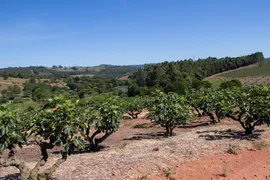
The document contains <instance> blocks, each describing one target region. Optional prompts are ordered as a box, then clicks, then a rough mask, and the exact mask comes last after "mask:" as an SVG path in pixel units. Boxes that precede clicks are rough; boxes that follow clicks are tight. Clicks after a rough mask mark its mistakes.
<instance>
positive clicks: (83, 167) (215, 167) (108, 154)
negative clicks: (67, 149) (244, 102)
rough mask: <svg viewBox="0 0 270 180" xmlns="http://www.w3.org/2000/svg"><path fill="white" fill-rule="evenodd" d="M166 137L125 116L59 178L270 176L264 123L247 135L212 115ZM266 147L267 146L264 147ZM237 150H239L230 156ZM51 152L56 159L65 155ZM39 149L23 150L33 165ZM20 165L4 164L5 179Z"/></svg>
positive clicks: (151, 126)
mask: <svg viewBox="0 0 270 180" xmlns="http://www.w3.org/2000/svg"><path fill="white" fill-rule="evenodd" d="M175 132H176V135H175V136H173V137H169V138H166V137H164V134H163V133H164V129H163V128H161V127H159V126H156V125H154V124H153V123H151V122H150V120H148V119H146V112H144V113H142V114H141V115H140V116H139V118H138V119H135V120H122V121H121V127H120V129H119V130H118V131H117V132H116V133H114V134H113V135H111V136H110V137H109V138H108V139H107V140H106V141H105V142H104V143H103V144H102V146H103V147H104V148H103V149H102V150H101V151H99V152H95V153H81V154H74V155H71V156H70V157H69V158H68V160H67V161H66V162H65V163H63V164H62V165H61V166H60V167H59V168H58V169H57V170H56V172H55V173H54V174H53V178H55V179H59V180H62V179H63V180H66V179H78V180H79V179H80V180H81V179H82V180H84V179H85V180H89V179H91V180H101V179H106V180H118V179H120V180H122V179H134V180H136V179H151V180H155V179H157V180H158V179H171V180H172V179H177V180H178V179H179V180H196V179H200V180H204V179H205V180H206V179H207V180H208V179H230V180H241V179H247V180H251V179H258V180H259V179H260V180H261V179H270V171H269V169H270V147H268V146H267V144H269V143H270V138H269V137H270V128H267V127H266V126H258V127H257V128H256V131H255V133H254V135H252V136H249V137H245V136H244V135H243V129H242V128H241V127H240V125H239V124H238V123H237V122H234V121H230V120H224V121H222V122H221V123H219V124H216V125H211V124H209V119H208V118H207V117H205V118H202V119H200V120H197V121H195V122H193V123H190V124H188V125H185V126H182V127H179V128H177V129H175ZM258 149H261V150H258ZM228 150H231V151H232V150H233V152H234V153H237V155H234V154H228V152H227V151H228ZM56 151H57V149H53V150H52V151H51V153H50V156H51V157H52V158H50V159H51V160H50V163H53V162H54V161H55V160H56V159H57V158H59V155H58V154H56V153H54V152H56ZM39 153H40V152H39V148H38V147H37V146H35V145H28V146H26V147H24V148H23V149H22V150H18V154H19V157H20V158H22V159H23V160H24V161H26V163H27V164H28V165H29V166H34V165H35V162H36V161H37V160H38V159H39V157H40V154H39ZM16 173H18V171H17V170H16V169H14V168H0V177H2V178H0V179H14V178H15V179H16Z"/></svg>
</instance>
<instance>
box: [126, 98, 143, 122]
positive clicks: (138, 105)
mask: <svg viewBox="0 0 270 180" xmlns="http://www.w3.org/2000/svg"><path fill="white" fill-rule="evenodd" d="M123 101H124V104H125V111H126V113H127V114H128V115H130V116H131V117H132V118H133V119H137V118H138V115H139V114H141V113H142V111H143V109H144V108H145V102H144V100H143V98H141V97H130V98H123Z"/></svg>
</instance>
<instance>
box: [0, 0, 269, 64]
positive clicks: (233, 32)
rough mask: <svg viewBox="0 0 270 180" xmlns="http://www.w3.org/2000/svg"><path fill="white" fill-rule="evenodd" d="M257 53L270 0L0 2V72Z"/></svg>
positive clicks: (265, 44)
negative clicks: (13, 69) (25, 68)
mask: <svg viewBox="0 0 270 180" xmlns="http://www.w3.org/2000/svg"><path fill="white" fill-rule="evenodd" d="M257 51H261V52H263V53H264V56H265V57H270V0H85V1H83V0H46V1H45V0H0V67H8V66H29V65H32V66H34V65H43V66H52V65H63V66H77V65H81V66H94V65H99V64H114V65H130V64H145V63H157V62H162V61H176V60H183V59H189V58H192V59H198V58H206V57H209V56H212V57H225V56H241V55H247V54H251V53H254V52H257Z"/></svg>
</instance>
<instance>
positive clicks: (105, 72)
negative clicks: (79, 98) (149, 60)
mask: <svg viewBox="0 0 270 180" xmlns="http://www.w3.org/2000/svg"><path fill="white" fill-rule="evenodd" d="M143 66H144V65H130V66H115V65H105V64H102V65H99V66H92V67H91V66H87V67H83V66H73V67H62V66H53V67H44V66H29V67H8V68H2V69H0V76H1V75H2V74H4V72H8V73H9V74H10V76H11V77H19V78H23V77H24V78H28V77H30V76H31V75H36V76H39V77H41V78H49V77H56V78H62V77H68V76H83V75H86V76H106V77H114V78H120V77H123V76H126V75H130V74H132V73H133V72H135V71H136V70H137V69H138V68H141V67H143Z"/></svg>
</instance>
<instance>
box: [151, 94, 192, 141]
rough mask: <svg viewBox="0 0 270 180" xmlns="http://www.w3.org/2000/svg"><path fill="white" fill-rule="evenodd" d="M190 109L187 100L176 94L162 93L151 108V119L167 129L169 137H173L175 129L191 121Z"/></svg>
mask: <svg viewBox="0 0 270 180" xmlns="http://www.w3.org/2000/svg"><path fill="white" fill-rule="evenodd" d="M190 111H191V109H190V107H189V105H188V103H187V101H186V99H185V98H184V97H182V96H179V95H177V94H176V93H170V94H168V95H167V94H165V93H162V92H160V93H159V94H158V96H157V97H156V98H155V99H154V101H153V102H152V105H151V106H150V108H149V118H150V119H151V120H155V122H156V123H157V124H160V125H161V126H162V127H165V128H166V133H167V135H169V136H171V135H173V129H174V128H175V127H176V126H178V125H181V124H185V123H186V122H187V121H188V119H189V114H190Z"/></svg>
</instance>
